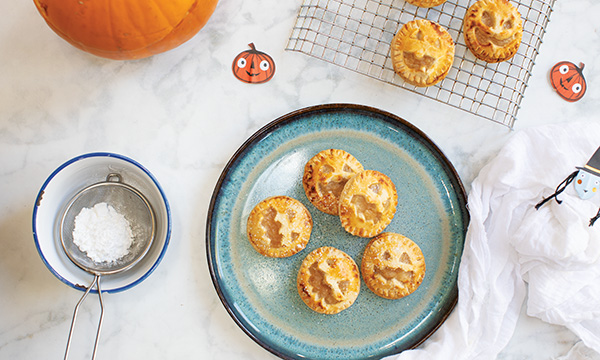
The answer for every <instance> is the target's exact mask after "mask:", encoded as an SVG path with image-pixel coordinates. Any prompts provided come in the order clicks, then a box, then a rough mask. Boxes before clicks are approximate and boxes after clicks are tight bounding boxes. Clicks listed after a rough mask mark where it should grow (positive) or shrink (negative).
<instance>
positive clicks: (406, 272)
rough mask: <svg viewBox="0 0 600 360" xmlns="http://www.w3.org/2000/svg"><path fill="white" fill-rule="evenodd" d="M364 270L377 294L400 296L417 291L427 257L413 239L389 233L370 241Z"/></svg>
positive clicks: (362, 266) (363, 259)
mask: <svg viewBox="0 0 600 360" xmlns="http://www.w3.org/2000/svg"><path fill="white" fill-rule="evenodd" d="M361 272H362V276H363V280H364V281H365V284H366V285H367V287H368V288H369V289H370V290H371V291H373V292H374V293H375V294H377V295H378V296H381V297H383V298H386V299H399V298H402V297H404V296H406V295H409V294H411V293H413V292H414V291H415V290H416V289H417V288H418V287H419V285H421V283H422V282H423V277H424V276H425V258H424V257H423V253H422V252H421V248H419V246H418V245H417V244H415V243H414V242H413V241H412V240H410V239H409V238H407V237H405V236H403V235H400V234H395V233H389V232H386V233H382V234H381V235H379V236H377V237H375V238H373V239H372V240H371V241H370V242H369V244H367V247H366V248H365V251H364V254H363V258H362V263H361Z"/></svg>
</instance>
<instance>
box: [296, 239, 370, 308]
mask: <svg viewBox="0 0 600 360" xmlns="http://www.w3.org/2000/svg"><path fill="white" fill-rule="evenodd" d="M297 286H298V293H299V294H300V297H301V298H302V301H304V303H305V304H306V305H308V307H310V308H311V309H313V310H314V311H316V312H319V313H322V314H337V313H339V312H340V311H342V310H344V309H347V308H348V307H350V306H351V305H352V304H353V303H354V301H355V300H356V298H357V297H358V293H359V292H360V272H359V270H358V266H357V265H356V263H355V262H354V260H352V258H351V257H350V256H349V255H348V254H346V253H345V252H343V251H341V250H339V249H336V248H334V247H331V246H324V247H321V248H318V249H316V250H314V251H312V252H311V253H310V254H308V255H307V256H306V258H304V260H303V261H302V264H301V265H300V270H299V271H298V278H297Z"/></svg>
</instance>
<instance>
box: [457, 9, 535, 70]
mask: <svg viewBox="0 0 600 360" xmlns="http://www.w3.org/2000/svg"><path fill="white" fill-rule="evenodd" d="M463 31H464V35H465V42H466V45H467V47H468V48H469V50H471V52H472V53H473V55H475V57H477V58H478V59H480V60H483V61H486V62H489V63H497V62H501V61H505V60H508V59H510V58H512V57H513V56H514V55H515V54H516V53H517V50H518V49H519V45H521V38H522V37H523V21H522V20H521V14H519V12H518V11H517V9H516V8H515V7H514V6H513V5H512V4H511V3H510V2H508V0H479V1H477V2H476V3H475V4H473V5H471V7H469V9H468V10H467V13H466V14H465V18H464V23H463Z"/></svg>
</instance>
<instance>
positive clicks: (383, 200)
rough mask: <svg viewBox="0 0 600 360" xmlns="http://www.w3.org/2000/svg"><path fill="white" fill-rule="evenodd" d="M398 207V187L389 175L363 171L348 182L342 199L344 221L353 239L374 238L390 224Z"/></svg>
mask: <svg viewBox="0 0 600 360" xmlns="http://www.w3.org/2000/svg"><path fill="white" fill-rule="evenodd" d="M396 205H398V194H397V192H396V186H395V185H394V183H393V182H392V180H390V178H389V177H387V176H386V175H384V174H382V173H380V172H378V171H375V170H365V171H362V172H360V173H358V174H356V175H355V176H353V177H352V178H350V180H348V182H347V183H346V185H345V186H344V190H342V193H341V195H340V220H341V222H342V226H343V227H344V229H345V230H346V231H347V232H349V233H350V234H352V235H356V236H361V237H373V236H375V235H377V234H379V233H381V232H382V231H383V230H384V229H385V228H386V226H388V225H389V224H390V222H391V221H392V218H393V217H394V214H395V213H396Z"/></svg>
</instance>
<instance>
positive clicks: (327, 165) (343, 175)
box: [302, 149, 363, 215]
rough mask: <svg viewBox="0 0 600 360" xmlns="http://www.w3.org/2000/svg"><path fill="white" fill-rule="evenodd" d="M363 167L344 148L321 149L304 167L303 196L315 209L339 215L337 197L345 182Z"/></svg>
mask: <svg viewBox="0 0 600 360" xmlns="http://www.w3.org/2000/svg"><path fill="white" fill-rule="evenodd" d="M362 170H363V166H362V164H361V163H360V162H359V161H358V160H356V158H355V157H354V156H352V155H351V154H349V153H347V152H345V151H344V150H337V149H328V150H323V151H321V152H319V153H318V154H317V155H315V156H314V157H313V158H312V159H310V160H309V161H308V162H307V163H306V166H305V167H304V176H303V177H302V186H303V187H304V192H305V193H306V197H307V198H308V200H310V202H311V203H312V204H313V205H314V206H315V207H316V208H317V209H319V210H321V211H323V212H325V213H327V214H331V215H338V208H339V203H338V199H339V197H340V194H341V192H342V189H343V188H344V185H346V182H347V181H348V179H350V178H351V177H352V176H354V175H355V174H356V173H358V172H360V171H362Z"/></svg>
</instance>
